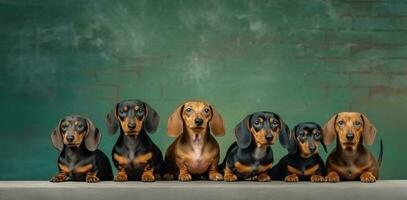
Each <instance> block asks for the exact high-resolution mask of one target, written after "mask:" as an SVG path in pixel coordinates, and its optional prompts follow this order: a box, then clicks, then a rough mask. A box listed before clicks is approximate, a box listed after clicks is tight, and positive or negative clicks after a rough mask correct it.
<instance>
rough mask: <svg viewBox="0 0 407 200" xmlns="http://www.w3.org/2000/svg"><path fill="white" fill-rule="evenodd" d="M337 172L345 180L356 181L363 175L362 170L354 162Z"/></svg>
mask: <svg viewBox="0 0 407 200" xmlns="http://www.w3.org/2000/svg"><path fill="white" fill-rule="evenodd" d="M337 171H338V172H339V173H340V174H341V176H342V177H343V178H344V179H348V180H354V179H355V178H357V177H359V176H360V175H361V174H362V169H361V168H360V167H358V166H356V165H355V164H354V163H353V162H349V163H346V167H340V168H338V169H337Z"/></svg>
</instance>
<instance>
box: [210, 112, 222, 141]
mask: <svg viewBox="0 0 407 200" xmlns="http://www.w3.org/2000/svg"><path fill="white" fill-rule="evenodd" d="M210 107H211V110H212V119H211V122H210V124H209V126H210V128H211V130H212V133H213V134H214V135H216V136H223V135H225V126H224V124H223V118H222V116H221V115H220V114H219V113H218V111H216V109H215V108H214V107H213V106H210Z"/></svg>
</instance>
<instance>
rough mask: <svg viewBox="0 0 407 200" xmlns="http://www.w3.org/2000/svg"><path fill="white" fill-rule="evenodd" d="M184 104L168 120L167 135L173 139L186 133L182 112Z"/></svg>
mask: <svg viewBox="0 0 407 200" xmlns="http://www.w3.org/2000/svg"><path fill="white" fill-rule="evenodd" d="M183 109H184V104H182V105H180V106H178V108H177V109H176V110H175V111H174V112H173V113H172V114H171V116H170V117H169V118H168V126H167V134H168V135H169V136H171V137H176V136H178V135H180V134H181V133H182V132H183V131H184V121H183V120H182V116H181V115H182V110H183Z"/></svg>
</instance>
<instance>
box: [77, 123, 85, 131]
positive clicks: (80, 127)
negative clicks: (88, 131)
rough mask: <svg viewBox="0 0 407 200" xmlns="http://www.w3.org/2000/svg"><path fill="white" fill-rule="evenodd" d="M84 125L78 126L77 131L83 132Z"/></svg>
mask: <svg viewBox="0 0 407 200" xmlns="http://www.w3.org/2000/svg"><path fill="white" fill-rule="evenodd" d="M83 128H84V127H83V124H78V125H77V126H76V130H77V131H82V130H83Z"/></svg>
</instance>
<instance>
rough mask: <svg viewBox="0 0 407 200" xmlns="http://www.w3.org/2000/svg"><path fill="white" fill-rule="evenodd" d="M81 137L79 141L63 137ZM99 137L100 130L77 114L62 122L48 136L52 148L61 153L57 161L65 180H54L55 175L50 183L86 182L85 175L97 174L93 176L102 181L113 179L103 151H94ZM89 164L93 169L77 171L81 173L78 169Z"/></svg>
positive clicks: (108, 162)
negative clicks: (49, 136)
mask: <svg viewBox="0 0 407 200" xmlns="http://www.w3.org/2000/svg"><path fill="white" fill-rule="evenodd" d="M63 124H65V125H63ZM62 126H63V127H64V128H63V127H62ZM81 135H82V136H83V137H82V140H77V141H75V140H72V141H68V140H64V138H66V137H73V138H74V137H76V138H80V137H79V136H81ZM100 138H101V135H100V133H99V130H98V129H97V128H96V127H95V126H94V125H93V123H92V122H91V121H90V120H89V119H87V118H85V117H82V116H78V115H72V116H67V117H65V118H64V119H62V120H61V121H60V122H59V124H58V125H57V127H56V128H55V129H54V130H53V132H52V133H51V140H52V143H53V145H54V147H55V148H56V149H58V150H59V151H60V152H61V153H60V155H59V158H58V169H59V175H61V174H64V176H63V177H64V179H59V178H56V177H57V176H58V175H57V176H56V177H53V178H52V179H51V182H61V181H86V175H87V173H89V174H96V177H97V178H98V179H99V180H102V181H106V180H112V179H113V173H112V167H111V165H110V161H109V159H108V157H107V156H106V155H105V154H104V153H103V152H102V151H100V150H98V149H97V146H98V144H99V142H100ZM72 142H80V143H79V144H74V143H72ZM89 164H91V166H92V167H91V169H89V170H88V171H86V172H78V171H83V170H79V169H81V168H82V169H83V168H87V167H86V166H89ZM61 166H63V168H65V170H64V169H62V168H61ZM66 169H68V170H66ZM61 177H62V176H61ZM90 182H97V181H95V180H93V181H90Z"/></svg>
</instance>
